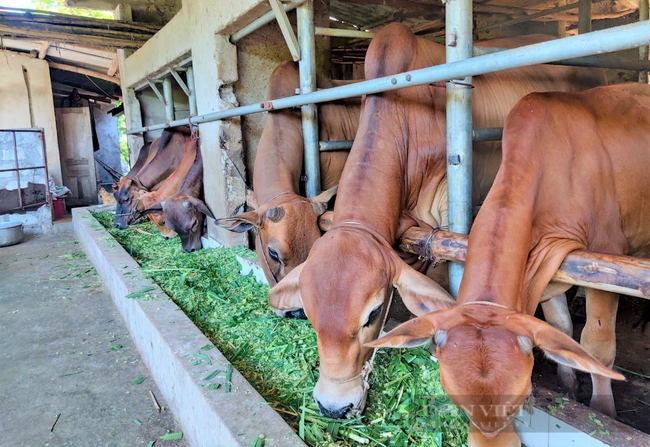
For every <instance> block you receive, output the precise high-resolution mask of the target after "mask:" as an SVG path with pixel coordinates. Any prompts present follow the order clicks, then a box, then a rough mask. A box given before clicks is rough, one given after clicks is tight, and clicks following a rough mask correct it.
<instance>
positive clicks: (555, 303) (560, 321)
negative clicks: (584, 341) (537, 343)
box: [542, 293, 578, 400]
mask: <svg viewBox="0 0 650 447" xmlns="http://www.w3.org/2000/svg"><path fill="white" fill-rule="evenodd" d="M542 310H543V311H544V318H545V319H546V322H547V323H548V324H550V325H551V326H553V327H554V328H556V329H558V330H560V331H562V332H564V333H565V334H567V335H568V336H569V337H571V338H573V321H572V320H571V314H570V313H569V306H568V304H567V300H566V295H565V294H564V293H562V294H560V295H557V296H555V297H553V298H551V299H550V300H549V301H546V302H543V303H542ZM557 384H558V387H559V388H560V389H561V390H562V391H565V392H566V393H568V395H569V397H570V398H571V399H573V400H576V398H577V396H578V381H577V379H576V372H575V370H574V369H573V368H571V367H569V366H566V365H561V364H558V365H557Z"/></svg>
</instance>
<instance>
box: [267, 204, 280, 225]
mask: <svg viewBox="0 0 650 447" xmlns="http://www.w3.org/2000/svg"><path fill="white" fill-rule="evenodd" d="M266 217H268V218H269V220H270V221H271V222H275V223H278V222H280V220H281V219H282V218H283V217H284V208H282V207H281V206H276V207H275V208H271V209H270V210H268V211H267V212H266Z"/></svg>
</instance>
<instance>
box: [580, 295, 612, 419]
mask: <svg viewBox="0 0 650 447" xmlns="http://www.w3.org/2000/svg"><path fill="white" fill-rule="evenodd" d="M586 295H587V323H586V324H585V328H584V329H583V330H582V338H581V339H580V344H582V346H583V347H584V348H585V349H586V350H587V351H588V352H589V353H590V354H591V355H593V356H594V357H595V358H596V359H598V360H600V361H601V362H602V363H603V364H604V365H605V366H607V367H609V368H611V367H612V366H614V359H615V357H616V311H617V310H618V294H616V293H611V292H604V291H602V290H595V289H586ZM591 383H592V384H593V392H592V394H591V402H590V403H589V406H590V407H591V408H593V409H595V410H598V411H600V412H601V413H604V414H606V415H608V416H611V417H613V418H615V417H616V407H615V406H614V397H613V396H612V380H611V379H610V378H607V377H603V376H599V375H596V374H592V375H591Z"/></svg>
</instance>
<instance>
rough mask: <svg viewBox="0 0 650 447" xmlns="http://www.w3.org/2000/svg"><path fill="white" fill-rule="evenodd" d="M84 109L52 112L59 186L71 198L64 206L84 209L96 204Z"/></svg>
mask: <svg viewBox="0 0 650 447" xmlns="http://www.w3.org/2000/svg"><path fill="white" fill-rule="evenodd" d="M90 120H91V116H90V110H89V109H88V107H71V108H61V109H56V130H57V133H58V135H59V153H60V157H61V170H62V173H63V184H64V185H65V186H67V187H68V188H70V191H71V192H72V195H71V196H69V197H66V199H65V200H66V205H68V206H72V207H76V206H88V205H94V204H96V203H97V179H96V174H95V172H96V171H95V157H94V155H93V154H94V148H93V137H92V130H91V127H90Z"/></svg>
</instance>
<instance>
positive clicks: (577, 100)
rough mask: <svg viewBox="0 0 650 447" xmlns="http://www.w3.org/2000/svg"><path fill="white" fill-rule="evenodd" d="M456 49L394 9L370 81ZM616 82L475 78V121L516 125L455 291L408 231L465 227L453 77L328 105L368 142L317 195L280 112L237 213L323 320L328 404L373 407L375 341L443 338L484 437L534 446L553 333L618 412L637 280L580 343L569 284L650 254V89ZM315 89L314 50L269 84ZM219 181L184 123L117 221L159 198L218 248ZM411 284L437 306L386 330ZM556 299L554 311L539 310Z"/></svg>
mask: <svg viewBox="0 0 650 447" xmlns="http://www.w3.org/2000/svg"><path fill="white" fill-rule="evenodd" d="M545 39H548V37H543V36H525V37H518V38H509V39H498V40H491V41H486V42H480V43H477V44H476V45H485V46H489V47H515V46H521V45H525V44H530V43H534V42H539V41H541V40H545ZM444 62H445V48H444V46H442V45H439V44H436V43H433V42H430V41H428V40H424V39H420V38H417V37H416V36H414V35H413V34H412V33H411V31H410V30H409V29H408V28H406V27H404V26H402V25H399V24H391V25H389V26H386V27H385V28H384V29H383V30H382V31H380V32H379V33H377V35H376V36H375V38H374V39H373V41H372V43H371V45H370V47H369V49H368V52H367V56H366V61H365V69H366V79H373V78H378V77H382V76H388V75H393V74H397V73H402V72H405V71H409V70H415V69H418V68H423V67H428V66H432V65H437V64H441V63H444ZM604 84H605V80H604V73H603V72H602V71H601V70H598V69H586V68H574V67H560V66H550V65H543V66H532V67H525V68H520V69H513V70H508V71H503V72H499V73H493V74H486V75H483V76H476V77H474V78H473V86H474V90H473V121H474V127H499V126H503V127H504V131H503V139H502V141H501V142H498V143H496V142H493V143H478V144H475V145H474V155H475V157H474V161H473V171H474V185H475V188H474V191H473V196H474V197H473V200H474V204H475V205H478V204H481V207H480V211H479V212H478V215H477V216H476V219H475V222H474V225H473V227H472V230H471V233H470V236H469V244H468V251H467V261H466V264H465V274H464V278H463V281H462V283H461V286H460V290H459V293H458V297H457V299H455V300H454V299H453V298H452V297H451V296H450V294H449V293H448V292H447V290H446V288H445V287H446V284H445V283H444V280H442V279H441V278H444V276H445V275H444V272H442V273H441V272H440V266H438V267H436V268H433V267H434V266H429V265H427V262H426V261H423V260H421V259H418V258H417V257H414V256H412V255H407V254H405V253H402V252H399V251H397V250H396V249H395V248H394V247H396V243H397V242H398V240H399V238H400V237H401V236H402V234H403V233H404V232H405V231H406V230H407V229H408V228H410V227H413V226H420V227H424V228H430V229H435V228H445V227H446V226H447V225H448V217H447V180H446V166H447V160H446V114H445V104H446V90H445V88H444V87H445V86H444V84H440V85H438V84H432V85H424V86H419V87H411V88H407V89H400V90H395V91H391V92H385V93H380V94H374V95H367V96H366V97H364V98H363V101H362V104H361V105H360V104H359V103H354V102H353V101H339V102H334V103H328V104H324V105H321V106H320V107H319V120H320V122H319V125H320V139H321V140H345V139H354V144H353V146H352V149H351V151H350V152H349V153H347V152H342V151H337V152H323V153H321V177H322V180H323V185H322V186H323V189H325V192H323V193H322V194H321V195H319V196H317V197H315V198H312V199H307V198H305V197H303V196H302V195H301V185H300V181H301V172H302V166H303V140H302V128H301V119H300V113H299V111H296V110H278V111H273V112H270V113H269V115H268V118H267V122H266V125H265V127H264V131H263V133H262V137H261V140H260V143H259V146H258V148H257V155H256V160H255V170H254V178H253V182H254V183H253V188H254V193H255V200H256V202H257V205H258V206H257V209H255V210H254V211H249V212H245V213H241V214H239V215H237V216H234V217H230V218H223V219H217V224H219V225H221V226H222V227H224V228H227V229H230V230H232V231H236V232H245V231H248V230H254V232H255V234H256V250H257V254H258V256H259V259H260V262H261V265H262V267H263V269H264V271H265V273H266V276H267V279H268V281H269V284H270V285H271V286H272V289H271V292H270V294H269V303H270V305H271V306H272V307H274V308H275V309H277V311H278V313H279V314H280V315H282V316H296V315H306V317H307V318H308V319H309V321H310V322H311V324H312V325H313V327H314V329H315V331H316V333H317V336H318V352H319V357H320V375H319V379H318V382H317V384H316V387H315V389H314V397H315V399H316V402H317V403H318V405H319V407H320V409H321V411H322V413H323V414H324V415H326V416H329V417H334V418H340V417H343V416H345V415H346V414H348V413H349V412H358V411H361V410H362V409H363V406H364V403H365V398H366V393H367V389H368V382H367V376H368V374H369V372H370V370H371V368H372V357H373V356H372V353H373V348H377V347H412V346H419V345H422V344H424V343H427V342H428V341H429V340H431V339H433V340H434V341H435V345H436V348H435V352H436V354H435V355H436V357H437V359H438V362H439V365H440V376H441V381H442V384H443V386H444V388H445V390H446V391H447V393H448V394H449V396H450V398H451V399H452V401H453V402H454V403H456V404H457V405H459V406H460V407H461V408H463V409H464V410H465V411H466V413H467V414H468V417H469V419H470V421H471V428H472V429H471V430H470V435H469V440H468V442H469V445H475V446H514V445H520V441H519V438H518V436H517V434H516V433H515V431H514V425H513V420H514V417H515V415H516V414H517V412H518V411H519V409H520V408H521V406H522V405H523V404H524V401H525V400H526V398H527V397H528V396H529V395H530V393H531V390H532V384H531V372H532V367H533V355H532V348H533V347H534V346H537V347H539V348H541V349H542V350H543V351H544V352H545V353H546V355H547V356H548V357H550V358H551V359H553V360H555V361H556V362H557V363H558V364H559V369H558V380H559V382H560V384H562V385H563V386H564V387H566V388H567V389H569V390H570V392H571V394H574V395H575V393H576V388H577V381H576V378H575V373H574V369H578V370H581V371H585V372H588V373H590V374H591V377H592V382H593V394H592V399H591V403H590V405H591V407H593V408H595V409H597V410H599V411H601V412H603V413H605V414H608V415H612V416H615V414H616V410H615V406H614V399H613V396H612V391H611V379H617V380H622V379H624V377H623V376H622V375H621V374H619V373H617V372H615V371H613V370H612V369H611V368H612V366H613V364H614V357H615V354H616V340H615V322H616V312H617V306H618V296H617V295H616V294H614V293H610V292H604V291H600V290H594V289H588V290H587V292H586V295H587V300H586V303H587V304H586V308H587V322H586V325H585V328H584V330H583V332H582V337H581V343H580V344H578V343H577V342H575V341H574V340H573V339H572V335H573V325H572V322H571V315H570V314H569V311H568V308H567V303H566V297H565V295H564V292H565V291H566V290H567V289H568V287H569V286H567V285H564V284H558V283H553V282H550V281H551V278H552V276H553V274H554V273H555V272H556V271H557V269H558V267H559V265H560V264H561V262H562V261H563V260H564V258H565V257H566V255H567V254H569V253H570V252H572V251H574V250H589V251H593V252H602V253H611V254H619V255H626V254H631V255H646V254H647V253H648V249H649V248H650V188H648V185H649V184H650V88H649V87H648V86H647V85H641V84H636V83H635V84H618V85H612V86H604ZM319 86H320V87H329V86H330V85H329V83H328V82H327V81H325V80H319ZM297 87H299V76H298V71H297V66H296V65H295V64H294V63H290V62H287V63H283V64H281V65H280V66H279V67H278V68H277V69H276V70H275V71H274V73H273V74H272V76H271V79H270V81H269V93H268V98H269V99H276V98H280V97H285V96H290V95H293V94H294V92H295V89H296V88H297ZM163 154H164V157H163ZM158 159H159V160H165V163H159V162H157V161H156V160H158ZM201 182H202V165H201V158H200V150H198V148H197V143H196V141H194V140H193V139H192V138H191V137H190V135H189V133H187V132H186V133H184V132H178V131H177V132H169V131H166V132H165V133H163V135H162V136H161V137H160V139H157V140H154V142H152V143H151V145H150V146H149V148H148V150H143V151H142V152H141V154H140V157H139V159H138V162H137V163H136V164H135V166H134V167H133V169H132V170H131V172H130V173H129V175H127V177H125V178H123V179H122V180H121V181H120V182H119V184H117V185H116V187H115V190H114V193H115V197H116V199H117V201H118V205H117V211H116V217H115V226H116V227H119V228H124V227H126V226H127V225H128V224H129V223H131V222H133V221H134V220H136V219H137V218H138V217H139V216H142V215H144V214H149V215H150V217H151V218H152V219H153V220H154V222H156V223H157V224H158V225H159V226H160V227H161V233H162V232H163V231H166V232H167V233H163V234H168V235H173V232H176V233H178V234H179V235H180V236H181V238H182V242H183V249H184V250H186V251H192V250H195V249H197V248H200V239H199V238H200V234H201V231H202V227H203V218H204V215H207V216H210V217H212V215H211V213H210V211H209V210H208V209H207V207H206V206H205V204H204V203H203V202H202V201H201V198H200V197H201V188H202V185H201ZM148 191H152V192H148ZM488 191H489V192H488ZM335 196H336V203H335V206H334V222H333V224H332V226H331V229H330V230H329V231H328V232H327V233H325V234H324V235H323V234H322V232H321V230H320V228H319V217H320V216H321V215H322V214H323V213H324V212H325V211H326V210H327V209H328V207H331V205H332V202H333V199H334V197H335ZM160 213H162V214H160ZM422 272H426V273H427V275H425V274H423V273H422ZM432 278H435V279H436V281H434V279H432ZM394 289H397V291H398V292H399V295H400V297H401V299H402V301H403V302H404V304H405V305H406V306H407V308H408V309H409V310H410V311H411V312H412V313H413V314H414V315H416V316H417V318H415V319H413V320H411V321H408V322H406V323H404V324H402V325H400V326H399V327H397V328H396V329H394V330H393V331H391V332H389V333H388V334H387V335H385V336H384V337H382V338H379V339H377V337H378V336H379V333H380V331H381V328H382V327H383V323H384V321H385V319H386V315H387V313H388V308H389V306H390V303H391V300H392V296H393V290H394ZM540 303H541V305H542V309H543V311H544V315H545V318H546V322H544V321H542V320H539V319H537V318H535V317H534V316H533V313H534V312H535V310H536V308H537V306H538V305H539V304H540ZM303 312H304V314H303ZM475 408H481V409H483V411H473V409H475ZM485 409H489V410H487V411H486V410H485Z"/></svg>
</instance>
